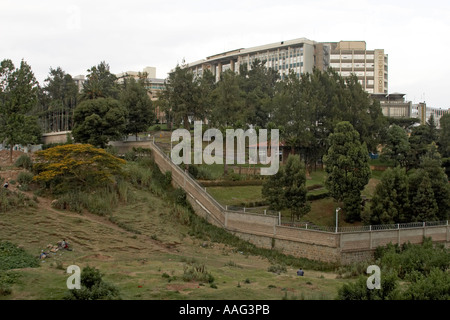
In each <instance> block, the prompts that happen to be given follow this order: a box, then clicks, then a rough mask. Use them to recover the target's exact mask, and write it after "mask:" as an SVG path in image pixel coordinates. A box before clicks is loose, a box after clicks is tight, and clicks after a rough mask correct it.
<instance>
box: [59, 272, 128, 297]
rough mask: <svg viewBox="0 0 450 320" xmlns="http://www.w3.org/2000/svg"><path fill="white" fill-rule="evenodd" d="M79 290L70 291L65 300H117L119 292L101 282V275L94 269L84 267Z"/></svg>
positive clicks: (112, 286)
mask: <svg viewBox="0 0 450 320" xmlns="http://www.w3.org/2000/svg"><path fill="white" fill-rule="evenodd" d="M80 282H81V289H72V290H69V292H67V293H66V295H65V296H64V299H65V300H119V299H121V297H120V292H119V289H118V288H117V287H115V286H114V285H112V284H110V283H108V282H105V281H103V274H102V273H101V272H100V271H99V270H98V269H96V268H95V267H89V266H87V267H85V268H83V270H82V272H81V281H80Z"/></svg>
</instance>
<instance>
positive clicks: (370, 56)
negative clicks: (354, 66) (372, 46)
mask: <svg viewBox="0 0 450 320" xmlns="http://www.w3.org/2000/svg"><path fill="white" fill-rule="evenodd" d="M374 58H375V57H374V55H373V54H366V55H364V54H342V55H339V54H332V55H331V56H330V59H332V60H373V59H374Z"/></svg>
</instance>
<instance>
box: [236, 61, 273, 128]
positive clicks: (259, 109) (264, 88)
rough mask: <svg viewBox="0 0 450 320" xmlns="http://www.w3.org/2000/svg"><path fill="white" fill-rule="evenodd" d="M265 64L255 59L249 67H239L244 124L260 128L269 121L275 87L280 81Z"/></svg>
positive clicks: (245, 65)
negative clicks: (243, 95) (243, 96)
mask: <svg viewBox="0 0 450 320" xmlns="http://www.w3.org/2000/svg"><path fill="white" fill-rule="evenodd" d="M265 64H266V62H265V61H260V60H259V59H256V60H254V61H253V62H252V64H251V65H250V66H248V65H247V64H244V65H241V66H240V67H239V78H240V80H241V84H240V87H241V89H242V90H243V91H244V92H245V106H244V105H243V106H242V107H243V108H242V112H244V113H245V118H246V119H245V122H246V123H248V124H252V125H254V126H258V127H261V128H264V127H265V126H266V125H267V123H268V122H269V121H270V117H271V112H272V109H273V108H272V99H273V97H274V95H275V85H276V83H277V81H278V80H279V79H280V75H279V73H278V72H277V71H275V70H274V69H273V68H267V67H266V66H265Z"/></svg>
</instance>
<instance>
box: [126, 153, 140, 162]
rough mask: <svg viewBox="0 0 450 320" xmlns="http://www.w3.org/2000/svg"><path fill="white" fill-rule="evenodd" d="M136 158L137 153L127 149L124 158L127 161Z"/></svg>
mask: <svg viewBox="0 0 450 320" xmlns="http://www.w3.org/2000/svg"><path fill="white" fill-rule="evenodd" d="M137 158H138V157H137V154H136V152H134V151H128V152H127V153H125V160H127V161H136V160H137Z"/></svg>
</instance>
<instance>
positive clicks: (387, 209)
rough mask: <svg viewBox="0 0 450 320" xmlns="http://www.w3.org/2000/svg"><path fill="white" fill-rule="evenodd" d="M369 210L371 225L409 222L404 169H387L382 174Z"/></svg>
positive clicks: (406, 183)
mask: <svg viewBox="0 0 450 320" xmlns="http://www.w3.org/2000/svg"><path fill="white" fill-rule="evenodd" d="M371 209H372V214H371V217H370V222H371V223H372V224H391V223H400V222H409V219H410V218H411V217H410V215H409V212H410V209H409V199H408V176H407V175H406V170H405V169H404V168H400V167H395V168H389V169H387V170H386V171H385V172H384V173H383V176H382V177H381V181H380V183H379V184H378V185H377V186H376V188H375V193H374V195H373V198H372V201H371Z"/></svg>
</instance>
